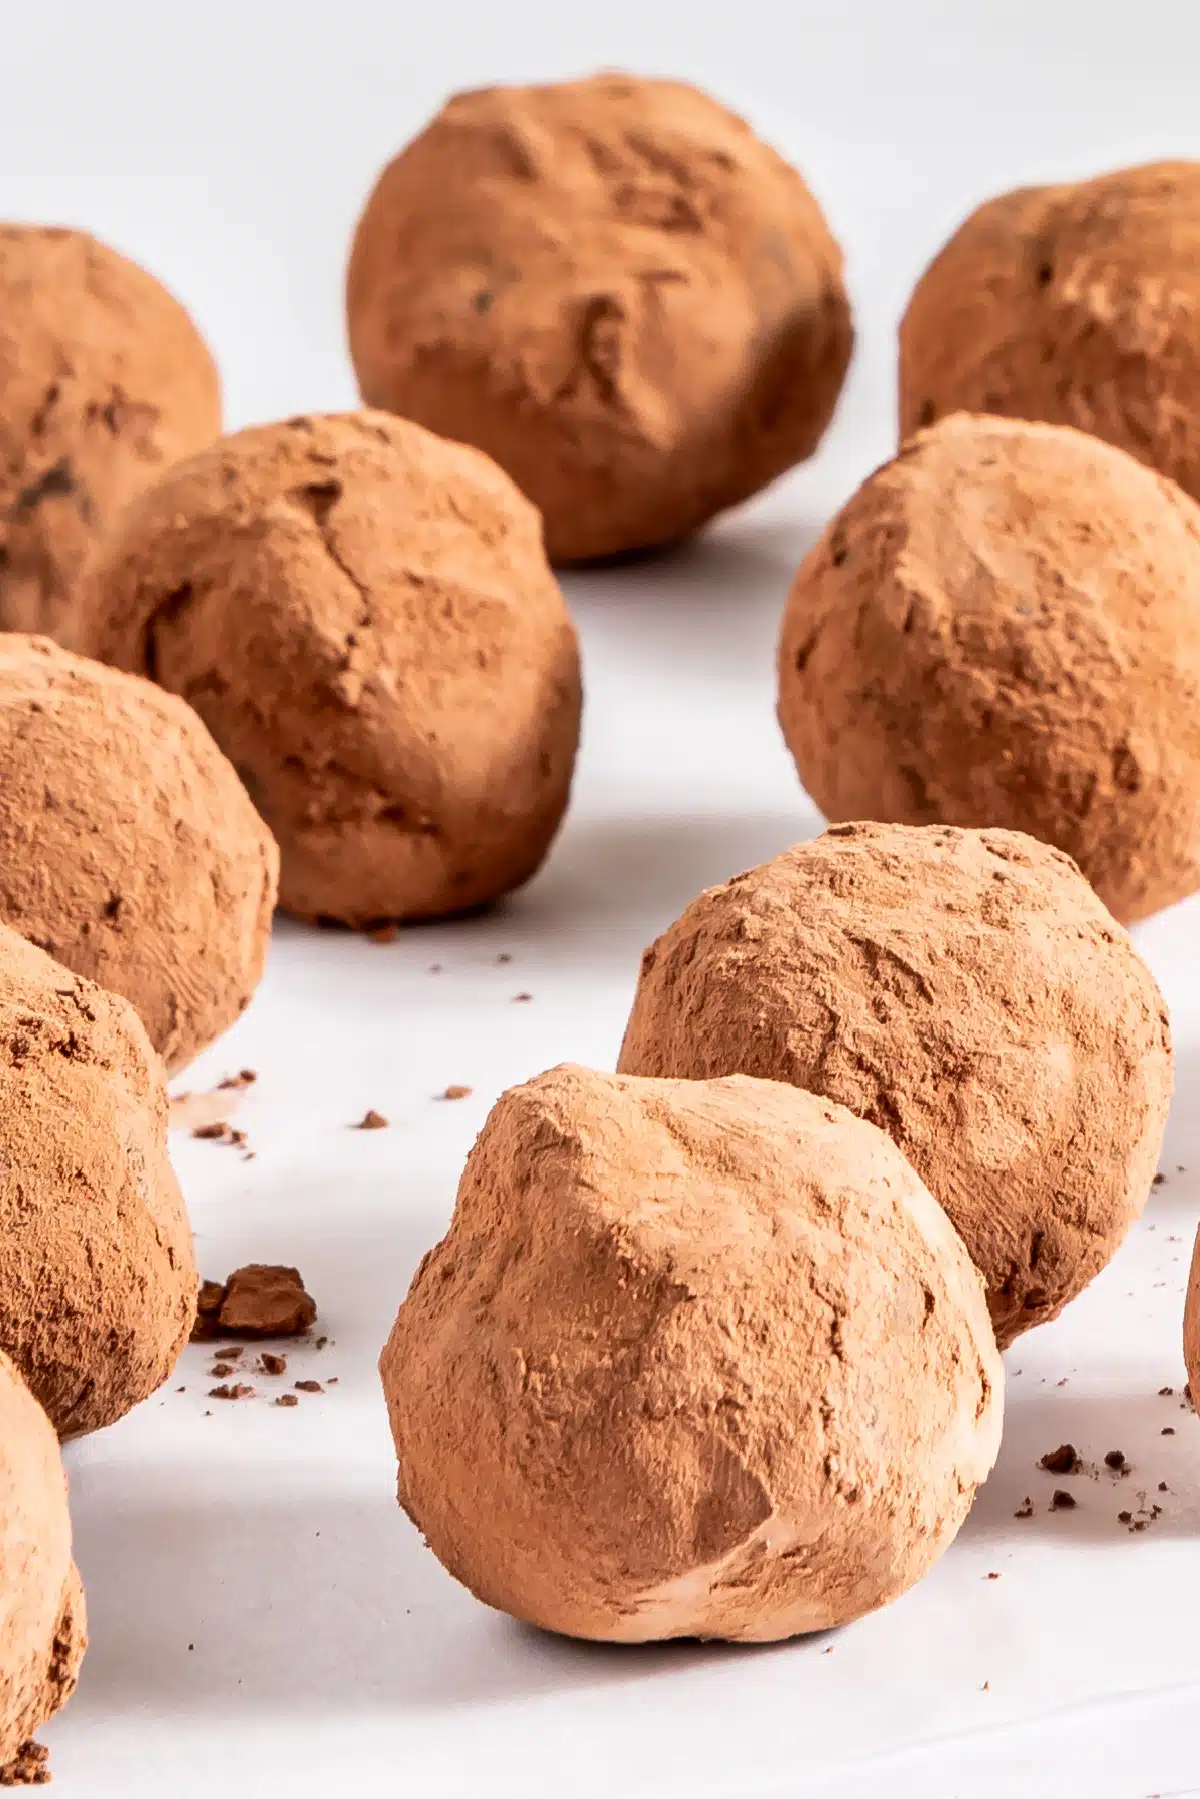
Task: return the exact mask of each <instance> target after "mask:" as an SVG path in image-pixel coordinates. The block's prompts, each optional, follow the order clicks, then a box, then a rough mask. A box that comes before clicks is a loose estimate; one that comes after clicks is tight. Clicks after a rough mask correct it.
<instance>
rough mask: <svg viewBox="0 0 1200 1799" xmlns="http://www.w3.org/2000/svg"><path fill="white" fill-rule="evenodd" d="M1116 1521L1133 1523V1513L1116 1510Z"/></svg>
mask: <svg viewBox="0 0 1200 1799" xmlns="http://www.w3.org/2000/svg"><path fill="white" fill-rule="evenodd" d="M1117 1523H1118V1524H1132V1523H1133V1513H1132V1512H1118V1513H1117Z"/></svg>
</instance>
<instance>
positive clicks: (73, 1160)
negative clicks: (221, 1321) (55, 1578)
mask: <svg viewBox="0 0 1200 1799" xmlns="http://www.w3.org/2000/svg"><path fill="white" fill-rule="evenodd" d="M0 1120H2V1121H3V1128H2V1134H0V1349H3V1350H5V1351H6V1352H7V1353H8V1354H9V1355H10V1356H11V1357H12V1359H13V1361H14V1362H15V1363H16V1366H17V1368H18V1370H19V1371H20V1373H21V1374H22V1376H23V1377H24V1379H25V1380H26V1381H27V1383H28V1385H29V1387H30V1389H31V1390H32V1392H33V1394H34V1396H35V1398H37V1399H38V1400H39V1401H40V1402H41V1404H42V1405H43V1406H44V1407H45V1409H46V1411H47V1412H48V1413H49V1415H50V1419H51V1421H52V1423H53V1424H54V1426H55V1428H56V1429H57V1431H58V1433H59V1435H60V1436H64V1437H67V1436H78V1435H80V1434H81V1433H82V1432H84V1431H89V1430H99V1429H100V1428H101V1426H103V1425H106V1424H112V1423H113V1422H114V1421H115V1420H116V1419H118V1418H120V1417H122V1416H123V1415H124V1414H125V1413H126V1412H127V1411H129V1410H130V1408H131V1407H132V1406H135V1405H136V1404H137V1403H138V1402H139V1401H140V1400H142V1399H145V1398H146V1397H147V1395H148V1394H150V1393H153V1392H154V1390H155V1388H156V1387H158V1386H160V1385H161V1384H162V1382H163V1381H164V1380H166V1378H167V1376H168V1375H169V1374H170V1372H171V1369H172V1368H173V1367H174V1365H175V1361H176V1358H177V1356H178V1354H179V1351H180V1349H181V1348H182V1346H183V1344H184V1343H185V1342H186V1341H187V1338H188V1333H189V1331H190V1330H191V1326H192V1321H193V1319H194V1317H195V1315H196V1287H197V1276H196V1264H195V1260H194V1257H193V1253H192V1236H191V1230H190V1227H189V1225H188V1219H187V1213H186V1211H185V1210H184V1204H183V1198H182V1196H181V1194H180V1191H179V1186H178V1183H177V1181H176V1179H175V1176H174V1174H173V1173H172V1171H171V1164H170V1161H169V1160H168V1156H167V1093H166V1084H165V1082H164V1080H163V1074H162V1066H161V1063H160V1062H159V1059H158V1057H157V1056H156V1055H155V1054H154V1051H153V1050H152V1049H151V1047H150V1044H149V1042H148V1040H147V1037H146V1033H145V1031H144V1030H143V1028H142V1026H141V1024H140V1023H139V1021H138V1018H137V1015H136V1013H135V1012H134V1011H133V1008H132V1007H131V1006H129V1005H127V1004H126V1002H125V1001H124V1000H123V999H120V998H118V997H117V995H116V994H112V993H106V992H105V991H104V990H103V989H102V988H100V987H96V986H93V984H92V983H91V982H90V981H85V980H82V979H81V978H80V977H79V976H78V975H74V974H71V973H70V972H69V971H68V970H67V969H65V968H62V967H60V965H59V964H58V963H57V962H54V961H52V960H51V958H50V957H49V956H46V955H43V954H42V952H41V951H40V950H39V949H35V947H34V946H33V944H31V943H26V942H25V940H24V939H23V938H21V937H18V936H17V935H16V933H15V932H13V931H9V930H6V929H5V928H4V927H3V926H0Z"/></svg>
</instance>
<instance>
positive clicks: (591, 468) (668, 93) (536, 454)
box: [347, 74, 853, 562]
mask: <svg viewBox="0 0 1200 1799" xmlns="http://www.w3.org/2000/svg"><path fill="white" fill-rule="evenodd" d="M347 293H348V310H349V324H350V348H351V352H352V354H353V357H354V363H355V367H356V369H357V371H358V379H359V386H360V388H361V390H362V394H363V398H364V399H365V400H366V401H367V403H368V404H369V405H372V406H382V407H386V408H388V409H389V410H391V411H393V412H398V413H400V414H401V415H403V416H404V417H406V418H413V419H417V420H419V421H420V423H421V424H423V425H428V426H429V427H430V428H431V429H432V430H434V431H439V432H441V433H442V434H443V435H444V436H446V437H451V438H455V439H458V440H461V441H462V442H463V443H471V444H476V445H478V447H479V448H480V449H481V450H486V451H487V452H488V454H489V455H490V456H494V457H495V459H496V461H497V462H498V463H500V465H501V467H502V468H505V469H507V470H508V472H509V474H510V475H511V476H512V477H513V479H514V480H515V481H516V482H517V483H518V485H519V486H520V487H521V488H522V489H523V490H524V492H525V493H526V494H528V496H529V498H530V499H531V500H532V501H533V502H534V504H535V505H536V506H538V507H539V508H540V509H541V511H542V514H543V516H544V519H545V527H546V544H547V549H548V551H549V554H550V558H551V560H552V561H554V562H573V561H578V560H580V559H583V558H588V557H596V556H611V555H614V554H618V553H623V552H627V551H632V550H641V549H646V548H648V547H651V546H653V545H658V544H664V543H670V542H672V541H673V540H675V539H677V538H681V537H684V536H686V535H687V534H688V533H689V532H692V531H695V530H697V529H698V528H699V527H700V526H701V525H703V524H705V523H706V522H707V521H708V520H709V519H710V518H712V517H713V515H714V514H715V513H718V512H721V511H723V510H724V509H725V508H726V507H728V506H734V505H737V504H738V502H739V501H742V500H745V499H747V498H748V497H749V496H750V495H751V494H753V493H756V492H757V491H758V489H759V488H761V487H765V486H766V485H767V483H768V482H770V481H773V480H774V479H775V478H776V476H778V475H781V474H783V472H784V471H785V470H786V469H788V468H791V467H792V465H793V464H794V463H797V462H802V461H803V460H804V459H805V458H806V457H808V456H811V454H812V452H813V451H814V449H815V448H816V446H817V444H818V443H819V442H820V439H821V436H822V434H823V432H824V430H825V427H826V426H827V425H828V423H829V420H830V417H831V416H832V413H833V409H834V406H835V405H836V403H837V398H838V394H839V392H840V390H841V385H842V381H843V378H844V376H845V373H846V367H847V364H848V363H849V360H850V352H851V346H852V342H853V331H852V327H851V321H850V308H849V303H848V301H847V298H846V292H845V288H844V286H843V284H842V256H841V251H840V250H839V248H838V246H837V244H836V243H835V242H834V239H833V238H832V236H831V235H830V232H829V228H828V226H827V225H826V223H825V220H824V218H823V217H822V214H821V211H820V208H819V207H818V205H817V203H816V201H815V200H814V199H813V196H812V194H811V193H810V192H809V190H808V188H807V187H806V186H805V184H804V182H803V181H802V180H801V178H800V176H799V175H798V174H797V173H796V171H795V169H793V168H791V167H790V166H789V165H788V164H787V163H786V162H784V160H783V159H782V158H781V157H780V156H778V155H777V154H776V153H775V151H773V150H771V149H769V148H768V146H767V145H766V144H764V143H762V142H761V141H760V140H759V139H758V138H757V137H755V135H754V133H753V132H752V131H751V130H750V127H749V126H748V125H747V124H745V123H744V121H743V120H741V119H739V118H736V117H735V116H734V114H732V113H730V112H728V111H726V109H725V108H724V107H723V106H720V105H718V103H717V102H716V101H715V100H712V99H710V98H709V97H708V96H707V95H706V94H703V93H700V92H698V91H697V90H696V89H695V88H692V87H688V86H686V85H685V84H684V83H682V82H678V81H644V80H639V79H636V78H634V77H632V76H628V75H615V74H606V75H596V76H593V77H591V78H590V79H589V80H586V81H569V82H562V83H556V84H553V85H550V86H545V87H507V88H487V89H482V90H478V91H476V92H474V93H466V94H459V95H457V96H456V97H455V98H454V99H452V100H450V101H449V102H448V103H447V105H446V106H445V107H443V109H442V111H441V112H440V113H439V114H438V115H437V117H436V118H435V119H434V120H433V121H432V123H431V124H430V125H428V126H427V127H426V129H425V130H424V131H423V132H422V133H421V135H420V136H419V137H418V138H416V139H415V141H414V142H413V143H411V144H410V145H409V146H408V148H407V149H406V150H404V151H402V152H401V154H400V155H399V156H398V157H397V158H396V159H395V161H394V162H392V163H391V164H390V165H389V166H388V168H386V169H385V170H384V172H383V174H382V175H381V176H380V178H379V181H378V184H377V185H376V187H375V190H374V192H373V193H372V195H371V197H370V199H369V201H368V202H367V207H366V211H365V212H364V214H363V217H362V219H361V221H360V223H359V227H358V232H357V235H356V237H355V240H354V248H353V252H352V255H351V258H350V270H349V279H348V289H347Z"/></svg>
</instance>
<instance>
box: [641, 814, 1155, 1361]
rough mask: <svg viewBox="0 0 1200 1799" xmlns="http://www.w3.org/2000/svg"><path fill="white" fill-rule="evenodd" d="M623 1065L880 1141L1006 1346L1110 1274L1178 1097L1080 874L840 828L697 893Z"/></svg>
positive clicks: (1147, 1012) (1056, 863)
mask: <svg viewBox="0 0 1200 1799" xmlns="http://www.w3.org/2000/svg"><path fill="white" fill-rule="evenodd" d="M620 1066H621V1068H622V1069H624V1070H626V1071H628V1072H629V1073H631V1074H640V1075H666V1076H685V1077H688V1078H691V1079H700V1080H703V1079H708V1078H711V1077H713V1076H716V1075H725V1074H731V1073H733V1072H735V1071H741V1072H743V1073H745V1074H750V1075H758V1076H762V1077H765V1078H766V1079H769V1080H779V1081H791V1082H792V1083H794V1084H795V1085H796V1086H797V1087H803V1088H807V1089H809V1090H810V1091H812V1092H814V1093H820V1094H825V1095H827V1096H828V1097H829V1098H830V1099H833V1100H838V1101H840V1102H841V1103H842V1104H843V1105H845V1106H849V1108H850V1109H851V1111H853V1112H856V1113H858V1115H859V1116H860V1117H862V1118H867V1119H870V1120H871V1122H872V1123H873V1124H877V1125H880V1126H882V1128H883V1129H884V1130H886V1131H887V1132H888V1134H889V1135H890V1136H891V1137H892V1138H893V1139H894V1140H895V1142H896V1143H897V1144H898V1145H899V1147H900V1148H901V1149H902V1150H903V1151H904V1154H905V1155H906V1156H907V1158H908V1160H909V1161H910V1162H911V1163H912V1165H913V1167H914V1168H916V1169H917V1171H918V1173H919V1174H920V1175H921V1177H922V1178H923V1180H924V1181H925V1182H926V1184H927V1185H928V1187H929V1189H930V1191H931V1192H932V1193H933V1194H934V1196H935V1197H936V1198H937V1199H939V1200H940V1201H941V1203H942V1205H943V1206H944V1207H945V1209H946V1211H947V1212H948V1213H949V1216H950V1218H951V1221H952V1222H953V1224H954V1225H955V1226H956V1228H957V1230H958V1232H959V1234H960V1236H961V1237H962V1239H963V1242H964V1243H965V1244H966V1246H967V1249H968V1250H969V1251H970V1254H971V1257H972V1259H973V1260H974V1262H975V1264H976V1266H977V1267H978V1268H979V1270H980V1272H981V1273H982V1275H983V1277H984V1280H985V1282H986V1285H987V1290H988V1303H989V1306H990V1308H991V1313H992V1320H993V1323H994V1325H995V1328H996V1334H997V1337H998V1339H999V1341H1000V1342H1001V1344H1002V1345H1003V1344H1005V1343H1008V1342H1010V1341H1011V1340H1012V1338H1013V1337H1015V1336H1016V1335H1017V1334H1018V1333H1019V1332H1021V1331H1023V1330H1027V1329H1028V1328H1029V1327H1030V1326H1031V1325H1034V1324H1040V1323H1043V1322H1044V1321H1045V1320H1047V1319H1050V1318H1053V1317H1054V1316H1055V1314H1056V1313H1057V1312H1059V1311H1060V1310H1061V1308H1062V1307H1063V1306H1064V1305H1065V1304H1066V1302H1067V1301H1068V1300H1069V1299H1072V1298H1073V1297H1074V1296H1075V1294H1077V1293H1079V1292H1080V1291H1081V1290H1082V1288H1083V1287H1084V1286H1086V1285H1087V1283H1088V1281H1090V1280H1091V1279H1092V1277H1093V1276H1094V1275H1095V1274H1097V1273H1099V1271H1100V1269H1101V1268H1102V1267H1103V1266H1104V1264H1105V1263H1106V1262H1107V1261H1108V1260H1109V1258H1110V1256H1111V1255H1112V1254H1113V1252H1114V1250H1115V1249H1116V1248H1117V1245H1118V1244H1119V1243H1120V1241H1121V1239H1122V1237H1123V1236H1124V1234H1125V1231H1126V1229H1127V1228H1128V1226H1129V1224H1130V1223H1131V1222H1132V1221H1133V1219H1134V1218H1136V1217H1137V1215H1138V1214H1139V1213H1140V1211H1141V1209H1142V1207H1143V1205H1144V1204H1145V1201H1146V1197H1147V1195H1148V1193H1149V1191H1150V1183H1151V1181H1152V1179H1153V1176H1154V1170H1155V1167H1156V1165H1157V1158H1158V1151H1159V1147H1160V1145H1161V1142H1162V1134H1163V1128H1164V1125H1165V1122H1166V1115H1167V1107H1168V1104H1169V1101H1170V1095H1171V1049H1170V1037H1169V1028H1168V1023H1167V1017H1166V1012H1165V1009H1164V1006H1163V1002H1162V998H1161V996H1160V994H1159V992H1158V989H1157V987H1156V986H1155V983H1154V978H1153V976H1152V975H1151V973H1150V971H1149V969H1148V968H1147V967H1146V965H1145V964H1144V963H1143V961H1142V960H1141V958H1140V956H1139V955H1138V954H1137V952H1136V950H1135V949H1134V948H1133V945H1132V944H1131V943H1130V941H1129V939H1128V937H1127V936H1126V934H1125V932H1124V931H1122V930H1121V928H1120V926H1119V925H1117V924H1115V923H1114V921H1113V919H1112V918H1111V917H1110V916H1109V915H1108V913H1107V912H1106V911H1105V910H1104V907H1103V906H1102V905H1101V904H1100V902H1099V901H1098V900H1097V898H1096V897H1095V895H1094V894H1093V893H1092V891H1091V889H1090V888H1089V887H1088V885H1087V883H1086V882H1085V881H1084V880H1082V879H1081V878H1080V875H1079V873H1078V870H1077V869H1075V868H1074V867H1073V866H1072V864H1071V863H1070V862H1069V861H1068V860H1067V858H1066V857H1065V856H1064V855H1062V854H1061V853H1060V852H1059V851H1058V850H1054V849H1049V848H1047V847H1046V846H1045V845H1043V844H1040V843H1035V842H1034V841H1033V840H1032V839H1031V838H1028V837H1021V836H1018V835H1017V834H1016V833H1013V832H1009V831H980V832H974V831H959V830H952V829H943V828H934V829H927V830H910V829H903V828H901V827H898V826H894V825H893V826H888V825H870V824H866V825H839V826H837V827H835V828H834V829H832V830H829V831H826V833H825V835H824V836H823V837H818V838H817V839H816V841H815V842H813V843H806V844H801V845H799V846H798V847H797V848H796V849H793V850H789V851H788V852H787V853H786V854H785V855H783V856H779V857H777V858H776V860H775V861H773V862H767V863H765V864H763V866H762V867H760V868H755V869H751V870H750V871H749V873H747V874H743V875H739V876H738V877H737V879H736V880H733V881H730V882H728V883H727V884H726V885H725V886H723V887H714V888H712V889H710V890H709V891H708V892H707V893H702V894H701V895H700V896H699V898H698V899H695V900H693V901H692V903H691V905H690V906H689V907H688V908H687V910H686V911H685V912H684V913H683V915H682V917H681V918H680V919H679V920H678V921H677V923H675V924H673V925H672V926H671V927H670V929H669V930H667V931H665V932H664V933H663V935H662V936H661V937H660V938H659V940H658V942H657V943H655V944H654V945H653V946H652V948H650V949H649V950H647V952H646V955H645V957H644V958H643V962H642V972H641V979H640V981H639V983H638V989H637V994H636V996H635V999H634V1004H633V1011H632V1013H631V1015H630V1019H629V1024H628V1027H627V1029H626V1033H625V1041H624V1044H623V1046H622V1049H621V1059H620Z"/></svg>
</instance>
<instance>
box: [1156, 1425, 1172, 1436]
mask: <svg viewBox="0 0 1200 1799" xmlns="http://www.w3.org/2000/svg"><path fill="white" fill-rule="evenodd" d="M1159 1434H1160V1435H1161V1436H1164V1437H1173V1436H1174V1435H1175V1426H1174V1425H1173V1424H1164V1425H1163V1427H1162V1430H1161V1432H1160V1433H1159Z"/></svg>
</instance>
